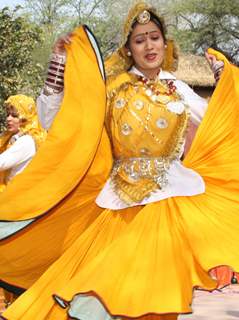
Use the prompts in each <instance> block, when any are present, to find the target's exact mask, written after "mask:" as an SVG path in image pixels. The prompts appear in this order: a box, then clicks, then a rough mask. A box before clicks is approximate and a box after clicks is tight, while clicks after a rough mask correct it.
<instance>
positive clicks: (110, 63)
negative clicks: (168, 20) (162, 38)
mask: <svg viewBox="0 0 239 320" xmlns="http://www.w3.org/2000/svg"><path fill="white" fill-rule="evenodd" d="M145 11H147V12H148V13H149V14H150V13H152V14H153V15H154V16H155V17H156V18H157V19H158V20H159V21H160V23H161V25H162V27H163V30H164V31H165V33H166V27H165V24H164V20H163V18H162V17H160V16H159V14H158V13H157V10H156V9H155V8H154V7H152V6H151V5H150V4H147V3H145V2H138V3H137V4H136V5H134V6H133V7H132V8H131V9H130V11H129V13H128V16H127V18H126V21H125V23H124V28H123V33H122V38H121V42H120V46H119V48H118V49H117V50H116V51H115V52H113V53H112V54H110V55H109V57H108V58H107V59H106V61H105V69H106V75H107V76H116V75H118V74H120V73H122V72H125V71H127V70H128V69H129V68H130V67H131V66H132V65H133V59H132V57H128V56H127V55H126V52H125V44H126V42H127V39H128V36H129V34H130V33H131V32H132V25H133V24H134V22H135V21H136V19H137V17H139V16H140V15H142V13H143V12H145ZM177 62H178V51H177V48H176V46H175V44H174V41H173V40H171V39H167V48H166V50H165V58H164V61H163V65H162V69H163V70H167V71H175V70H176V69H177Z"/></svg>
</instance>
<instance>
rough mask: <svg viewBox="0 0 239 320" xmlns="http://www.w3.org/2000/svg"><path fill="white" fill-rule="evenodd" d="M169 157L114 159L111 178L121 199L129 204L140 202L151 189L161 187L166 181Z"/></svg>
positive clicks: (148, 194)
mask: <svg viewBox="0 0 239 320" xmlns="http://www.w3.org/2000/svg"><path fill="white" fill-rule="evenodd" d="M170 162H171V161H170V159H169V158H163V157H140V158H126V159H117V160H115V163H114V166H113V170H112V173H111V180H112V183H113V187H114V190H115V192H116V193H117V194H118V196H119V197H120V199H121V200H123V201H124V202H126V203H128V204H130V203H132V202H138V203H139V202H141V201H142V200H144V199H145V198H147V197H149V196H150V194H151V193H152V192H153V191H156V190H158V189H163V188H164V187H165V186H166V185H167V183H168V180H167V171H168V169H169V167H170Z"/></svg>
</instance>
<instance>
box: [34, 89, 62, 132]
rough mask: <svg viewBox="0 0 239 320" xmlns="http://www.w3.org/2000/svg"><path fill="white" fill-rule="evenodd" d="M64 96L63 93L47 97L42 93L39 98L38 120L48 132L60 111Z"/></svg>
mask: <svg viewBox="0 0 239 320" xmlns="http://www.w3.org/2000/svg"><path fill="white" fill-rule="evenodd" d="M63 95H64V93H63V92H61V93H58V94H53V95H50V96H46V95H45V94H43V92H41V94H40V96H39V97H38V98H37V113H38V118H39V121H40V123H41V125H42V127H43V128H44V129H46V130H48V129H49V128H50V127H51V125H52V122H53V120H54V118H55V116H56V114H57V112H58V111H59V109H60V106H61V102H62V100H63Z"/></svg>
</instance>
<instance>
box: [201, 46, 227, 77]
mask: <svg viewBox="0 0 239 320" xmlns="http://www.w3.org/2000/svg"><path fill="white" fill-rule="evenodd" d="M205 57H206V59H207V62H208V63H209V65H210V68H211V69H212V72H213V74H214V78H215V80H216V81H218V80H219V79H220V75H221V73H222V70H223V68H224V63H223V61H221V60H217V59H216V57H215V56H214V55H213V54H210V53H208V52H207V51H206V52H205Z"/></svg>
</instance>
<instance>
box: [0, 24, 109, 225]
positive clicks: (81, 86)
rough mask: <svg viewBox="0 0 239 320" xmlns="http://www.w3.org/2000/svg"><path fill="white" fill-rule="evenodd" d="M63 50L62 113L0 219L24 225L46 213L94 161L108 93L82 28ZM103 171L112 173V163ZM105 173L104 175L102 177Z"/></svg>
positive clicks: (1, 204) (0, 202) (2, 201)
mask: <svg viewBox="0 0 239 320" xmlns="http://www.w3.org/2000/svg"><path fill="white" fill-rule="evenodd" d="M67 51H68V55H67V65H66V70H65V95H64V99H63V102H62V105H61V108H60V111H59V113H58V115H57V117H56V119H55V121H54V123H53V125H52V127H51V129H50V130H49V133H48V136H47V140H46V142H45V143H44V145H43V146H42V147H41V149H40V150H39V151H38V153H37V155H36V156H35V158H34V159H33V161H32V162H31V164H30V165H29V167H28V168H27V169H26V170H25V172H24V173H23V174H21V175H19V176H18V177H16V178H15V179H14V181H13V182H11V183H9V186H8V188H7V190H5V192H4V193H3V194H1V195H0V220H25V219H29V218H35V217H37V216H39V215H42V214H44V213H45V212H47V211H48V210H49V209H51V208H52V207H54V206H55V205H56V204H57V203H59V202H60V201H61V200H62V199H63V198H64V197H65V196H67V195H68V194H69V193H70V192H71V191H72V190H73V189H74V188H75V187H76V186H77V184H78V183H79V182H80V181H81V180H82V178H83V177H84V175H85V174H86V172H87V170H88V169H89V167H90V165H91V163H92V161H93V159H94V157H95V154H96V150H97V148H98V146H99V143H100V140H101V137H102V130H103V123H104V116H105V103H106V101H105V99H106V93H105V83H104V80H103V79H102V76H101V74H100V71H99V67H98V64H97V59H96V55H95V52H94V50H93V49H92V47H91V43H90V41H89V39H88V37H87V34H86V32H85V30H84V28H83V27H80V28H78V29H76V30H75V32H74V36H73V39H72V45H71V46H69V48H68V50H67ZM106 140H107V137H106V136H105V138H104V141H106ZM104 141H103V142H102V143H104ZM107 143H108V142H107V141H106V144H107ZM102 166H104V167H105V168H106V171H107V168H108V170H110V167H111V158H110V157H109V158H107V160H106V162H105V163H104V164H102ZM103 171H104V169H103ZM99 174H101V173H99ZM107 174H108V172H107V173H106V175H105V172H103V173H102V175H103V176H104V178H106V177H107Z"/></svg>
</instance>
